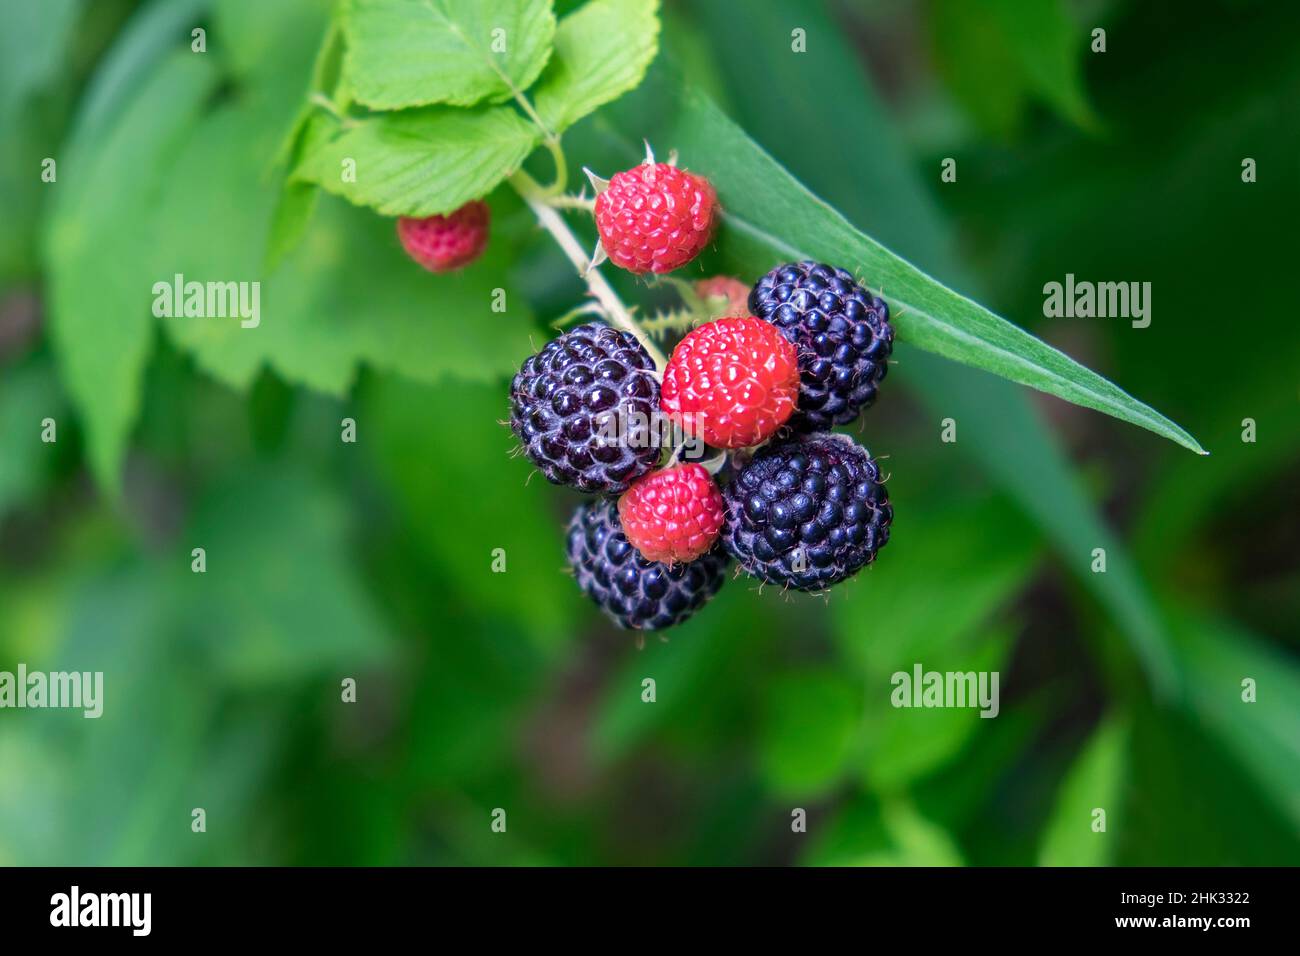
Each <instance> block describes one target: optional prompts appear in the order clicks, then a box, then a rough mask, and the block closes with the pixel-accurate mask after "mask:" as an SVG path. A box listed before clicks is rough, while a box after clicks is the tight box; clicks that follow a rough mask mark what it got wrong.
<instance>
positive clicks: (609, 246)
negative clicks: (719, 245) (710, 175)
mask: <svg viewBox="0 0 1300 956" xmlns="http://www.w3.org/2000/svg"><path fill="white" fill-rule="evenodd" d="M595 214H596V229H597V231H598V232H599V233H600V244H601V246H603V247H604V249H605V254H606V255H607V256H609V261H610V262H612V263H614V265H616V266H619V267H621V268H623V269H627V270H628V271H629V272H635V273H638V274H640V273H645V272H656V273H657V272H671V271H673V270H674V269H677V268H680V267H681V266H684V265H686V263H688V262H690V261H691V260H692V259H694V258H695V257H696V256H698V255H699V254H700V251H701V250H702V249H703V248H704V247H705V246H707V245H708V244H709V241H710V240H711V239H712V238H713V230H714V228H715V227H716V225H717V219H718V197H717V193H715V192H714V191H713V186H712V185H711V184H710V183H709V181H708V180H707V179H705V178H704V177H703V176H695V175H693V174H691V173H688V172H686V171H685V170H683V169H678V168H677V167H676V166H670V165H669V164H668V163H642V164H641V165H640V166H636V167H633V168H632V169H629V170H627V171H625V172H621V173H616V174H615V175H614V176H613V178H612V179H610V181H609V187H608V188H607V189H606V190H605V191H604V192H602V193H601V194H600V195H599V196H597V197H596V207H595Z"/></svg>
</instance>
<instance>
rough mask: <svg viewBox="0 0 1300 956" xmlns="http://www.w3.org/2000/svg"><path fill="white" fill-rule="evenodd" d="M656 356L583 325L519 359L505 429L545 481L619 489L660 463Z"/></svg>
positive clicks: (606, 330)
mask: <svg viewBox="0 0 1300 956" xmlns="http://www.w3.org/2000/svg"><path fill="white" fill-rule="evenodd" d="M658 425H659V383H658V381H657V380H656V379H655V364H654V360H653V359H652V358H651V357H650V355H649V353H647V352H646V350H645V348H644V347H643V346H642V345H641V343H640V342H638V341H637V340H636V337H635V336H633V335H632V334H631V333H629V332H624V331H621V330H619V329H613V328H610V327H609V326H606V325H601V324H599V323H595V322H593V323H590V324H588V325H580V326H578V327H577V328H575V329H571V330H570V331H568V332H565V333H564V334H563V335H561V336H560V337H559V338H557V339H554V340H553V341H551V342H549V343H547V345H546V346H545V347H544V348H543V349H542V350H541V351H540V352H538V353H537V354H536V355H532V356H530V357H528V358H527V359H525V360H524V363H523V365H522V366H521V367H520V369H519V372H518V373H517V374H516V375H515V377H514V380H513V381H512V382H511V383H510V427H511V429H512V430H513V431H514V433H515V435H516V437H518V439H519V441H520V442H521V443H522V444H523V447H524V451H525V452H526V453H527V455H528V457H529V458H530V459H531V460H532V462H533V464H535V465H536V466H537V468H538V470H539V471H541V473H542V474H543V475H545V476H546V479H547V480H548V481H550V482H552V483H554V484H557V485H569V486H570V487H573V488H577V489H578V490H579V491H586V492H605V493H609V494H617V493H618V492H621V491H624V490H625V489H626V488H627V486H628V485H629V484H630V483H631V482H633V481H635V480H636V479H637V478H640V477H641V476H642V475H644V474H646V473H647V472H649V471H651V470H652V469H653V468H654V467H655V465H657V464H658V462H659V454H660V443H659V428H658Z"/></svg>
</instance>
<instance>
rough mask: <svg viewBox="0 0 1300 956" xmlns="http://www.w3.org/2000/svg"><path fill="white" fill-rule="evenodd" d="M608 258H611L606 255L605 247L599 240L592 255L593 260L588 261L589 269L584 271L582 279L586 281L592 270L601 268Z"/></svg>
mask: <svg viewBox="0 0 1300 956" xmlns="http://www.w3.org/2000/svg"><path fill="white" fill-rule="evenodd" d="M608 258H609V256H607V255H605V247H604V246H603V245H601V243H600V240H599V239H597V240H596V248H595V250H594V251H593V252H592V253H591V258H590V259H588V260H587V268H585V269H583V270H582V277H583V278H584V279H585V278H587V273H589V272H591V270H592V269H594V268H596V267H597V266H599V265H600V264H601V263H602V262H604V261H605V260H606V259H608Z"/></svg>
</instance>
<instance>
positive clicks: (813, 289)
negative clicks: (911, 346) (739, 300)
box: [749, 262, 894, 431]
mask: <svg viewBox="0 0 1300 956" xmlns="http://www.w3.org/2000/svg"><path fill="white" fill-rule="evenodd" d="M749 310H750V312H751V313H753V314H754V315H756V316H758V317H759V318H760V319H767V320H768V321H769V322H772V323H774V324H775V325H776V326H777V328H779V329H780V330H781V331H782V333H783V334H784V335H785V337H786V338H787V339H789V340H790V341H791V342H793V343H794V345H795V347H796V348H797V349H798V350H799V373H800V387H799V410H798V411H797V412H795V414H794V416H793V417H792V418H791V419H790V422H789V424H790V426H791V427H792V428H794V429H795V430H796V431H827V430H829V429H830V428H831V427H832V426H835V425H846V424H848V423H849V422H851V421H853V420H854V419H856V418H857V417H858V414H859V413H860V412H861V411H862V409H864V408H866V407H867V406H868V405H870V404H871V403H872V402H873V401H875V399H876V387H877V386H878V385H879V384H880V381H881V379H883V378H884V377H885V373H886V372H887V371H888V368H889V366H888V362H887V360H888V358H889V353H890V352H891V351H892V350H893V347H894V329H893V327H892V326H891V325H890V324H889V306H888V305H886V304H885V300H884V299H882V298H880V297H879V296H873V295H872V294H871V293H870V292H868V291H867V290H866V289H864V288H863V287H862V286H860V285H858V284H857V282H855V281H854V280H853V276H852V275H850V274H849V273H848V272H846V271H845V270H843V269H836V268H835V267H834V266H828V265H823V264H821V263H819V262H792V263H788V264H787V265H783V266H777V267H776V268H775V269H773V270H772V271H771V272H769V273H768V274H767V275H765V276H763V278H761V279H759V280H758V283H757V284H756V285H755V286H754V288H753V289H752V290H751V291H750V293H749Z"/></svg>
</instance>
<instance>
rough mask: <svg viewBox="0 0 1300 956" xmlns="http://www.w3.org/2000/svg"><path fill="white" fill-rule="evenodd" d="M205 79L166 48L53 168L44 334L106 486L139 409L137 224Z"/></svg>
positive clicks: (144, 246)
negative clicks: (133, 89)
mask: <svg viewBox="0 0 1300 956" xmlns="http://www.w3.org/2000/svg"><path fill="white" fill-rule="evenodd" d="M216 82H217V74H216V71H215V69H214V68H213V66H212V65H211V61H210V60H209V59H207V58H206V57H196V56H194V55H192V54H190V53H188V52H185V53H178V54H175V55H173V56H172V57H171V58H170V59H168V60H166V61H165V62H164V63H163V64H162V65H161V66H160V67H159V68H158V69H157V70H156V71H155V72H154V73H153V75H152V76H150V77H149V79H148V81H147V82H146V83H145V84H144V86H143V87H142V88H141V89H140V90H139V92H138V94H137V95H136V96H134V98H132V99H131V101H130V103H129V105H128V106H127V107H126V108H125V112H124V113H123V114H122V115H121V116H120V117H119V119H118V121H117V122H116V123H115V124H114V125H113V126H112V128H111V130H109V132H107V133H106V134H105V135H104V136H103V137H102V138H97V139H94V140H91V141H88V142H84V143H81V144H79V145H80V147H81V148H78V149H75V150H74V151H73V152H72V153H71V154H70V155H69V156H68V157H67V158H66V159H65V160H63V161H62V162H60V165H59V173H60V180H59V185H58V187H57V192H56V198H55V205H54V209H53V212H52V214H51V217H50V220H49V223H48V227H47V229H48V231H47V233H46V235H45V243H44V246H45V257H46V261H47V264H48V268H49V274H50V331H51V336H52V339H53V343H54V348H55V352H56V354H57V356H58V358H59V363H60V368H61V373H62V376H63V380H64V383H65V385H66V387H67V390H68V393H69V394H70V396H71V397H72V400H73V403H74V405H75V406H76V407H77V409H78V411H79V413H80V415H81V417H82V420H83V422H84V424H85V429H86V442H87V451H88V456H89V459H90V464H91V468H92V469H93V471H94V473H95V475H96V477H97V478H98V479H99V481H100V482H101V484H103V485H105V486H107V487H109V488H110V489H113V488H116V487H117V482H118V472H119V468H120V466H121V463H122V458H123V456H124V454H125V450H126V443H127V436H128V434H129V432H130V430H131V427H132V425H133V424H134V422H135V419H136V416H137V414H138V413H139V406H140V388H141V375H142V373H143V370H144V366H145V363H146V361H147V360H148V357H149V352H150V349H151V347H152V343H153V324H152V319H151V318H150V303H151V291H150V290H151V288H152V286H153V283H154V282H155V281H156V280H157V279H158V278H159V275H158V273H157V272H156V270H155V269H154V268H153V267H152V265H151V263H152V262H153V252H154V245H153V241H152V240H153V237H152V236H151V235H150V234H149V231H148V229H147V228H146V224H147V223H148V222H149V221H150V218H151V214H152V212H153V210H155V209H156V208H158V195H159V193H160V192H161V191H162V190H163V188H164V186H165V184H166V181H167V178H166V175H165V173H166V171H167V169H168V168H169V160H170V159H171V158H172V156H173V155H174V154H175V151H176V150H177V148H178V147H179V145H180V142H181V141H182V140H183V137H184V135H185V133H186V132H187V131H188V130H189V129H190V127H191V126H192V124H193V123H194V122H195V120H196V117H197V115H198V112H199V110H200V108H201V106H202V103H203V101H204V100H205V99H206V97H207V96H208V95H209V93H210V92H211V91H212V90H213V89H214V88H215V86H216Z"/></svg>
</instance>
